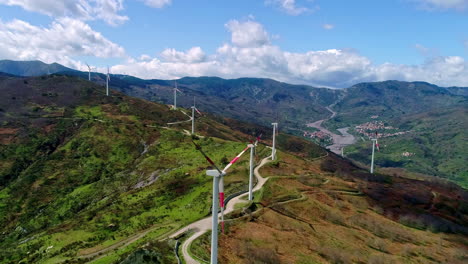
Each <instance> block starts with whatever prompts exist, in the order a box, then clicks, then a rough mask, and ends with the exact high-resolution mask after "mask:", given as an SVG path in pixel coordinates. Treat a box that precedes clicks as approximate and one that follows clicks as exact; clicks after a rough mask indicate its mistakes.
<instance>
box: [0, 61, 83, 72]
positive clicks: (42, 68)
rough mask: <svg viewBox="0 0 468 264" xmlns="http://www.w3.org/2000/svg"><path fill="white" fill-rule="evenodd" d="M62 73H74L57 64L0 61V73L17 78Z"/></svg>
mask: <svg viewBox="0 0 468 264" xmlns="http://www.w3.org/2000/svg"><path fill="white" fill-rule="evenodd" d="M64 71H75V70H73V69H70V68H67V67H65V66H63V65H61V64H58V63H51V64H46V63H44V62H42V61H12V60H0V72H5V73H9V74H12V75H17V76H40V75H46V74H52V73H57V72H64Z"/></svg>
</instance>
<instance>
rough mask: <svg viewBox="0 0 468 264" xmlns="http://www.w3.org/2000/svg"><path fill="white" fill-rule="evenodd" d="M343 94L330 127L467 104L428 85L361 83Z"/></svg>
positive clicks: (421, 83)
mask: <svg viewBox="0 0 468 264" xmlns="http://www.w3.org/2000/svg"><path fill="white" fill-rule="evenodd" d="M344 92H345V96H343V98H342V100H340V101H339V102H338V103H337V104H336V105H335V106H334V107H333V109H334V111H336V112H338V114H337V115H336V117H335V118H333V119H332V120H330V121H329V122H327V124H328V126H329V127H332V128H336V127H345V126H349V125H357V124H360V123H364V122H367V121H369V119H370V117H371V116H378V117H379V118H380V119H385V120H390V119H394V118H402V117H404V116H406V115H411V114H416V113H422V112H427V111H430V110H432V109H443V108H446V107H452V106H457V105H460V106H461V105H465V106H466V105H468V99H467V97H465V96H459V95H454V94H452V93H450V92H449V91H448V90H447V89H445V88H442V87H438V86H436V85H433V84H429V83H425V82H400V81H385V82H376V83H361V84H357V85H354V86H353V87H350V88H347V89H345V90H344Z"/></svg>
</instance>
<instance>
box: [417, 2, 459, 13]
mask: <svg viewBox="0 0 468 264" xmlns="http://www.w3.org/2000/svg"><path fill="white" fill-rule="evenodd" d="M415 1H417V2H418V3H419V4H420V6H421V7H422V8H424V9H428V10H441V9H442V10H446V9H455V10H459V11H461V10H465V9H466V8H467V7H468V0H415Z"/></svg>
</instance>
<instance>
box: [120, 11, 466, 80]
mask: <svg viewBox="0 0 468 264" xmlns="http://www.w3.org/2000/svg"><path fill="white" fill-rule="evenodd" d="M226 27H227V29H228V30H229V31H230V32H231V42H230V43H225V44H223V45H222V46H220V47H219V48H218V49H217V50H216V51H215V52H214V53H213V54H205V52H203V50H202V49H201V48H200V47H194V48H192V49H189V50H187V51H177V50H175V49H166V50H164V51H163V52H162V53H161V54H160V56H159V57H154V58H152V59H148V58H145V60H142V59H140V60H133V61H129V62H127V63H122V64H120V65H116V66H114V67H113V68H112V70H113V72H126V73H129V74H132V75H136V76H139V77H141V78H160V79H174V78H180V77H184V76H220V77H223V78H239V77H263V78H272V79H276V80H279V81H284V82H290V83H302V84H304V83H306V84H311V85H315V86H326V87H339V88H342V87H349V86H352V85H354V84H356V83H359V82H367V81H383V80H389V79H391V80H402V81H427V82H431V83H435V84H438V85H442V86H452V85H458V86H466V85H468V67H467V63H466V61H465V60H464V59H463V58H462V57H458V56H446V57H444V56H433V57H428V58H427V60H426V62H424V63H423V64H420V65H398V64H392V63H384V64H380V65H376V64H374V63H372V61H371V60H370V59H369V58H367V57H365V56H362V55H360V54H359V53H358V52H357V51H355V50H351V49H341V50H338V49H329V50H321V51H308V52H304V53H295V52H288V51H284V50H282V49H281V48H280V47H278V46H276V45H274V44H272V43H271V41H270V37H269V36H270V35H269V33H268V32H266V31H265V30H264V28H263V26H262V25H261V24H259V23H257V22H255V21H253V20H249V21H247V22H239V21H236V20H233V21H230V22H229V23H228V24H226ZM252 28H254V29H255V30H252Z"/></svg>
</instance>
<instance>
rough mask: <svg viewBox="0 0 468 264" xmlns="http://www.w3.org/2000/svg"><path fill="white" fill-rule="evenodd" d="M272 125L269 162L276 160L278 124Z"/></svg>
mask: <svg viewBox="0 0 468 264" xmlns="http://www.w3.org/2000/svg"><path fill="white" fill-rule="evenodd" d="M271 124H272V125H273V145H272V148H271V160H275V159H276V132H277V131H276V130H277V128H278V123H271Z"/></svg>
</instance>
